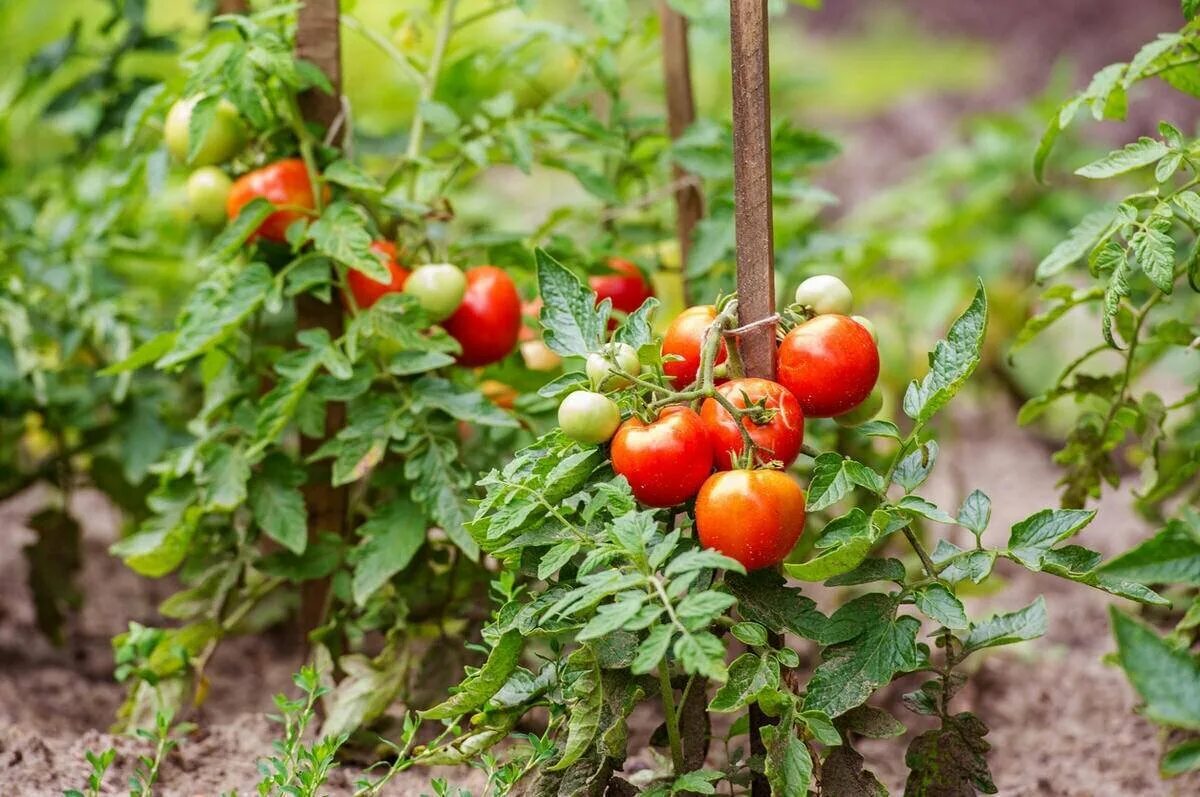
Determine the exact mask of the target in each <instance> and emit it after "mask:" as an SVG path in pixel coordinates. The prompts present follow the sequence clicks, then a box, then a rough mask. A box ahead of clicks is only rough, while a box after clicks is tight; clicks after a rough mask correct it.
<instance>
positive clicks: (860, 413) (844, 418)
mask: <svg viewBox="0 0 1200 797" xmlns="http://www.w3.org/2000/svg"><path fill="white" fill-rule="evenodd" d="M881 409H883V393H882V392H880V390H879V388H875V389H874V390H872V391H871V395H869V396H867V398H866V400H865V401H863V403H862V404H859V405H858V406H857V407H855V408H854V409H852V410H850V411H849V412H843V413H842V414H841V415H836V416H834V418H833V420H834V421H836V422H837V425H838V426H845V427H846V428H851V427H854V426H862V425H863V424H864V423H866V422H867V421H870V420H873V419H874V418H875V416H876V415H878V414H879V411H880V410H881Z"/></svg>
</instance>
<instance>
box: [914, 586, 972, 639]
mask: <svg viewBox="0 0 1200 797" xmlns="http://www.w3.org/2000/svg"><path fill="white" fill-rule="evenodd" d="M913 599H914V600H915V601H916V605H917V608H918V609H919V610H920V611H921V613H922V614H924V615H925V616H926V617H928V618H929V619H931V620H933V621H934V622H937V623H941V624H942V625H944V626H946V627H947V628H952V629H956V630H957V629H961V628H966V627H967V625H968V624H967V613H966V611H965V610H964V609H963V605H962V602H961V601H960V600H959V599H958V598H956V597H955V596H954V593H953V592H951V591H950V590H948V589H946V588H945V587H944V586H942V585H941V584H929V585H927V586H924V587H921V588H919V589H917V590H916V591H915V592H913Z"/></svg>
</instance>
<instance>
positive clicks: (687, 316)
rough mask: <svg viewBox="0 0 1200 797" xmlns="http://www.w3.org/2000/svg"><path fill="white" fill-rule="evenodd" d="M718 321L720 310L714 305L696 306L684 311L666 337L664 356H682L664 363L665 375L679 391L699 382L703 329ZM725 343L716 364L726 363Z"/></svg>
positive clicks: (668, 329) (663, 346)
mask: <svg viewBox="0 0 1200 797" xmlns="http://www.w3.org/2000/svg"><path fill="white" fill-rule="evenodd" d="M716 320H717V308H716V307H714V306H713V305H711V304H702V305H697V306H696V307H689V308H688V309H686V310H684V311H683V312H682V313H680V314H679V315H678V316H676V317H675V320H674V321H672V322H671V325H670V326H669V327H667V332H666V334H665V335H663V343H662V353H663V356H664V358H665V357H666V355H668V354H675V355H678V356H680V357H682V358H683V359H682V360H671V361H668V362H664V363H663V373H665V374H666V375H667V376H668V377H670V378H671V382H672V384H674V385H675V389H676V390H682V389H684V388H685V387H687V386H688V385H690V384H691V383H692V382H694V381H696V374H697V373H699V371H700V349H701V347H702V345H703V342H704V330H706V329H708V327H709V326H711V325H712V322H713V321H716ZM725 356H726V351H725V341H721V344H720V348H719V349H717V359H716V364H720V363H723V362H725Z"/></svg>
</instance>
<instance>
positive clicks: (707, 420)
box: [700, 378, 804, 470]
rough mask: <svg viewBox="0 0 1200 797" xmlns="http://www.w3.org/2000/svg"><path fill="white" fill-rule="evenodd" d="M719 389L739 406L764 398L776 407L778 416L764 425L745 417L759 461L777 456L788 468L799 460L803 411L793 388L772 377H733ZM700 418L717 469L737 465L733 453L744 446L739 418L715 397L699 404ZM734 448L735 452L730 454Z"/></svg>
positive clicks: (773, 407) (768, 406)
mask: <svg viewBox="0 0 1200 797" xmlns="http://www.w3.org/2000/svg"><path fill="white" fill-rule="evenodd" d="M717 391H718V392H720V394H721V395H723V396H724V397H725V398H727V399H729V403H730V404H732V405H733V406H735V407H737V408H739V409H745V408H746V407H748V406H753V405H755V404H757V403H759V402H760V401H762V400H764V399H765V404H766V407H767V409H770V410H774V411H775V416H774V417H773V418H771V419H770V420H769V421H767V422H766V423H765V424H762V425H759V424H757V423H755V422H754V421H753V420H752V419H751V418H749V417H743V418H742V425H743V426H745V427H746V429H747V431H749V432H750V437H751V439H752V440H754V444H755V446H756V450H755V460H756V461H757V462H758V464H760V465H765V464H766V463H768V462H771V461H772V460H777V461H779V462H781V463H783V467H784V468H786V467H787V466H788V465H791V464H792V463H793V462H794V461H795V460H796V457H797V456H799V455H800V446H801V445H802V444H803V443H804V413H803V412H801V410H800V402H799V401H797V400H796V397H795V396H793V395H792V392H791V391H790V390H788V389H787V388H786V387H784V386H783V385H781V384H779V383H778V382H772V381H771V380H769V379H758V378H748V379H733V380H731V381H729V382H726V383H725V384H723V385H721V386H720V387H718V388H717ZM747 399H749V401H747ZM700 419H701V420H702V421H704V428H705V429H706V430H707V431H708V439H709V442H710V443H711V444H712V448H713V459H714V461H715V462H716V465H717V470H729V469H730V468H732V467H733V466H734V463H733V459H734V456H737V455H740V454H741V453H742V451H743V449H744V446H745V443H744V441H743V440H742V433H741V432H739V431H738V427H737V422H736V421H735V420H734V419H733V416H732V415H730V414H729V413H728V412H727V411H726V409H725V408H724V407H722V406H721V405H720V403H718V402H717V400H716V399H713V398H707V399H705V400H704V403H703V404H702V405H701V406H700ZM731 451H732V452H733V456H731V455H730V452H731Z"/></svg>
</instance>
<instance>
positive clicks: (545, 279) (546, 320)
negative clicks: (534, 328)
mask: <svg viewBox="0 0 1200 797" xmlns="http://www.w3.org/2000/svg"><path fill="white" fill-rule="evenodd" d="M534 256H535V259H536V261H537V275H538V293H539V294H540V295H541V297H542V299H543V302H544V304H543V305H542V310H541V314H540V320H541V323H542V329H543V334H544V338H545V341H546V345H547V346H549V347H550V348H551V349H552V350H554V351H555V352H557V353H558V354H561V355H563V356H564V357H566V356H577V357H586V356H587V355H588V354H589V353H591V352H593V351H597V350H599V348H600V345H601V344H602V343H603V341H604V334H605V322H606V321H607V313H606V312H601V311H600V310H598V309H597V307H596V294H595V293H594V292H592V291H591V289H589V288H588V287H586V286H585V285H584V284H583V282H581V281H580V279H579V278H578V277H577V276H575V275H574V274H572V273H571V272H570V271H568V270H567V268H566V267H565V266H563V265H562V264H561V263H559V262H558V261H557V260H555V259H554V258H553V257H551V256H550V255H548V254H546V252H545V251H544V250H542V249H538V250H537V251H536V252H535V253H534Z"/></svg>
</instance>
